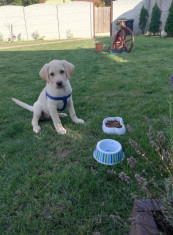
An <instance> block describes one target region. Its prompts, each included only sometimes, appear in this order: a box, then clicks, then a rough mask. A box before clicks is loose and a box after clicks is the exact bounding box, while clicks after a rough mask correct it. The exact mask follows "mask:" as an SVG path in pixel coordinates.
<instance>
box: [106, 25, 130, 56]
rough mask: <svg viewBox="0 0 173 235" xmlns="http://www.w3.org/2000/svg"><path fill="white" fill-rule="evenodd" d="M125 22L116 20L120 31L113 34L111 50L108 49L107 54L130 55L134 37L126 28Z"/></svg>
mask: <svg viewBox="0 0 173 235" xmlns="http://www.w3.org/2000/svg"><path fill="white" fill-rule="evenodd" d="M126 21H127V20H118V24H119V27H120V29H119V30H118V31H116V32H115V35H114V41H113V44H112V48H111V47H109V48H108V50H109V52H110V53H111V52H117V53H130V52H131V50H132V47H133V44H134V35H133V33H132V31H131V30H130V29H129V28H128V27H126V25H125V22H126Z"/></svg>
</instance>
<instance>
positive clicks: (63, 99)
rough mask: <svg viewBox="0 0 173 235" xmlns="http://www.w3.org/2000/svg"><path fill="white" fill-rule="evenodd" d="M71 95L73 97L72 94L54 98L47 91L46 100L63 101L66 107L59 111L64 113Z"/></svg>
mask: <svg viewBox="0 0 173 235" xmlns="http://www.w3.org/2000/svg"><path fill="white" fill-rule="evenodd" d="M71 95H72V93H70V94H69V95H67V96H63V97H54V96H51V95H49V94H48V93H47V91H46V98H47V97H48V98H49V99H51V100H61V101H63V103H64V105H63V107H62V109H57V110H58V111H63V110H64V109H65V108H66V105H67V99H68V98H70V96H71Z"/></svg>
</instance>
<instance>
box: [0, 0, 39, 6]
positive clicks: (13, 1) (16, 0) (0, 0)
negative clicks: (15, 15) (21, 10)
mask: <svg viewBox="0 0 173 235" xmlns="http://www.w3.org/2000/svg"><path fill="white" fill-rule="evenodd" d="M40 2H41V0H0V6H3V5H17V6H28V5H32V4H37V3H40Z"/></svg>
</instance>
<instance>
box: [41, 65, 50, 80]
mask: <svg viewBox="0 0 173 235" xmlns="http://www.w3.org/2000/svg"><path fill="white" fill-rule="evenodd" d="M39 75H40V77H41V78H42V79H43V80H45V81H46V82H47V83H49V82H50V80H49V74H48V64H45V65H44V66H43V68H42V69H41V70H40V73H39Z"/></svg>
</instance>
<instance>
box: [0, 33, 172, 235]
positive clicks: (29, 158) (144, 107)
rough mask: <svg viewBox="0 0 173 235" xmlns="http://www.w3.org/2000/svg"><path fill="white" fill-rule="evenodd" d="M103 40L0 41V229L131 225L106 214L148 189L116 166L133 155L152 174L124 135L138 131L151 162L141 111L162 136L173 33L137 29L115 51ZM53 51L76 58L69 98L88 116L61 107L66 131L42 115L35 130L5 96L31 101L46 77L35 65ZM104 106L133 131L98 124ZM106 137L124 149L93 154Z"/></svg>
mask: <svg viewBox="0 0 173 235" xmlns="http://www.w3.org/2000/svg"><path fill="white" fill-rule="evenodd" d="M103 42H104V50H103V52H102V53H99V54H97V53H96V52H95V45H94V43H95V41H94V40H86V41H85V40H84V41H76V42H75V41H73V42H63V43H61V44H52V45H42V46H32V47H22V48H16V49H15V48H14V49H5V50H2V51H0V81H1V86H0V93H1V99H0V110H1V115H0V117H1V118H0V130H1V131H0V135H1V137H0V149H1V153H0V189H1V190H0V201H1V203H0V234H17V235H19V234H24V235H27V234H32V235H33V234H41V235H43V234H45V235H46V234H57V235H59V234H61V235H62V234H64V235H66V234H76V235H78V234H94V233H95V232H100V233H101V234H102V235H103V234H104V235H109V234H116V235H122V234H123V235H124V234H128V228H126V227H125V226H123V225H122V224H119V223H117V222H116V221H114V220H113V219H112V216H110V215H120V216H121V217H122V218H124V220H125V219H127V218H129V217H130V215H131V211H132V206H133V199H132V198H131V196H130V194H131V193H136V194H138V195H139V197H141V198H143V197H144V196H145V194H143V192H141V191H140V190H139V188H138V187H137V184H135V183H134V184H133V183H132V184H131V185H127V184H126V183H122V182H121V180H120V179H119V177H118V174H119V173H120V172H122V171H123V172H126V173H127V174H128V175H130V176H131V169H130V168H129V166H128V165H127V160H126V159H127V158H128V157H130V156H134V157H135V158H136V159H137V161H138V164H137V167H136V172H137V173H138V172H142V170H144V169H145V170H146V171H147V172H148V175H149V177H150V176H152V173H151V171H150V168H151V167H152V165H151V166H148V165H147V164H145V163H144V162H143V161H142V160H141V158H140V156H138V155H137V154H136V153H135V151H134V150H133V149H132V147H131V145H130V144H129V138H131V139H134V140H135V141H138V143H140V145H141V146H142V147H143V148H144V149H145V152H146V154H147V155H148V157H149V159H150V160H151V162H153V164H157V161H155V159H156V156H157V155H156V154H155V152H154V151H153V149H152V148H151V146H150V144H149V142H148V138H147V135H146V133H147V131H148V125H147V123H146V121H145V119H144V115H146V116H148V117H149V118H150V119H151V123H152V125H153V127H154V129H155V130H156V131H161V130H163V131H165V133H166V135H167V136H168V134H169V129H168V127H167V126H166V124H165V123H164V121H163V118H165V117H166V118H169V108H168V99H169V96H170V95H171V94H172V90H171V82H170V76H171V74H173V67H172V61H173V40H172V39H169V38H167V39H162V38H154V37H143V36H136V37H135V43H134V48H133V50H132V52H131V53H130V54H122V55H111V54H109V53H108V52H107V48H108V46H109V45H110V44H111V43H112V38H104V39H103ZM53 59H59V60H64V59H65V60H67V61H69V62H71V63H73V64H74V65H75V72H74V74H73V76H72V78H71V85H72V87H73V101H74V105H75V109H76V113H77V115H78V117H79V118H82V119H84V120H85V122H86V123H85V125H77V124H74V123H72V121H71V119H70V117H69V116H68V117H66V118H64V119H62V124H63V126H64V127H65V128H66V129H67V134H66V135H58V134H57V133H56V131H55V129H54V127H53V124H52V121H51V120H49V121H44V122H43V121H42V122H41V123H40V126H41V132H40V133H39V134H35V133H34V132H33V131H32V127H31V119H32V113H30V112H29V111H27V110H24V109H22V108H21V107H19V106H17V105H15V104H14V103H13V102H12V101H11V97H15V98H18V99H20V100H22V101H24V102H26V103H28V104H33V103H34V102H35V100H36V99H37V97H38V95H39V93H40V91H41V90H42V89H43V88H44V86H45V82H44V81H43V80H41V78H39V75H38V74H39V71H40V69H41V68H42V66H43V65H44V64H45V63H47V62H49V61H51V60H53ZM111 116H119V117H122V118H123V120H124V123H125V126H127V125H130V126H131V127H132V128H133V130H134V132H133V133H130V132H127V133H126V134H125V135H123V136H117V135H107V134H105V133H103V131H102V121H103V119H104V118H106V117H111ZM104 138H112V139H115V140H117V141H119V142H120V143H121V144H122V146H123V150H124V153H125V156H126V159H125V160H124V161H123V162H122V163H120V164H118V165H115V166H104V165H101V164H99V163H97V162H96V161H95V160H94V158H93V150H94V149H95V146H96V144H97V142H98V141H99V140H101V139H104ZM156 166H157V165H156ZM108 170H109V171H108ZM111 170H114V171H115V172H116V174H110V171H111ZM150 174H151V175H150ZM160 177H161V176H160V175H158V179H160Z"/></svg>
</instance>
